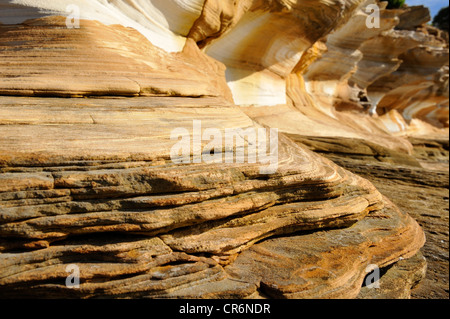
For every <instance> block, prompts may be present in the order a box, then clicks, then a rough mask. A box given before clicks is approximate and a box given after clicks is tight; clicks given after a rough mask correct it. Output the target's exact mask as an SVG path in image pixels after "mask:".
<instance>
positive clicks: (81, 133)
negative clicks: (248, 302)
mask: <svg viewBox="0 0 450 319" xmlns="http://www.w3.org/2000/svg"><path fill="white" fill-rule="evenodd" d="M374 4H377V5H379V6H380V9H381V11H380V19H381V20H380V22H381V27H380V28H368V27H367V24H366V22H367V19H368V18H369V16H370V13H369V12H368V11H367V8H368V6H369V5H374ZM385 5H386V4H385V3H384V2H382V3H379V2H377V1H372V0H368V1H364V0H346V1H341V0H336V1H335V0H332V1H329V0H320V1H309V0H304V1H297V0H295V1H291V0H289V1H288V0H276V1H266V0H239V1H228V0H227V1H217V0H189V1H188V0H170V1H160V0H151V1H140V0H138V1H107V2H105V1H89V3H86V2H85V1H78V0H71V1H65V0H64V1H59V2H52V3H50V2H47V1H40V0H33V1H24V0H0V269H1V271H0V296H1V297H2V298H28V297H33V298H34V297H38V298H378V297H380V296H383V294H384V295H387V296H390V297H396V296H397V297H401V298H408V297H409V295H410V293H411V291H410V288H411V286H413V285H415V284H416V283H417V282H418V281H419V280H420V279H421V278H422V277H423V271H424V268H425V262H424V260H423V258H421V257H420V256H421V255H420V250H421V248H422V247H423V246H424V244H425V234H424V232H423V230H422V228H421V226H420V225H419V224H418V223H417V222H416V221H415V220H414V219H413V218H411V217H410V216H409V214H408V211H400V210H399V209H398V208H397V206H396V205H394V204H393V203H392V202H391V201H390V199H388V198H387V197H385V196H388V197H389V194H385V193H383V194H382V193H380V191H379V190H378V189H377V188H376V187H375V186H374V185H373V184H372V183H371V182H370V181H369V180H367V179H365V178H363V177H360V176H359V175H363V176H365V177H370V176H376V177H378V178H386V179H398V180H400V181H402V182H410V181H411V180H414V181H416V180H417V179H419V178H420V174H423V172H424V170H423V168H424V166H425V165H431V164H429V163H428V162H427V159H428V157H429V154H430V149H429V147H428V146H429V143H430V142H428V140H427V139H424V141H425V142H424V143H425V144H424V145H423V148H421V147H420V146H418V144H420V143H421V142H420V141H422V139H421V138H420V137H419V136H420V135H421V134H433V136H440V137H442V136H443V138H442V139H437V140H438V141H439V142H436V143H437V144H433V145H435V146H436V147H435V148H436V149H435V150H434V151H433V152H432V153H433V154H432V157H433V156H434V157H436V158H439V159H440V160H442V157H443V156H444V157H445V154H444V153H445V152H444V153H442V152H440V151H441V148H442V145H444V147H445V140H446V139H445V136H447V141H448V133H447V135H446V132H445V128H446V127H447V128H448V61H447V62H446V61H445V59H447V60H448V43H447V42H446V41H445V40H444V38H445V37H443V36H442V35H441V34H439V33H438V32H437V31H436V30H435V29H433V28H431V27H426V26H424V25H423V23H424V22H426V21H428V20H427V19H428V18H427V17H425V18H424V17H423V15H424V12H428V11H427V10H424V8H415V7H413V8H412V9H411V8H407V9H401V10H387V9H386V8H385ZM77 9H80V10H79V12H78V13H79V15H78V16H76V14H75V13H77V12H76V11H77ZM73 10H75V11H73ZM69 14H72V15H71V16H70V18H73V19H75V20H76V19H77V18H79V20H78V21H77V22H79V28H78V27H75V28H72V27H73V25H72V27H69V26H68V20H67V17H68V15H69ZM73 14H75V16H73ZM75 20H74V21H75ZM69 22H70V23H72V20H70V21H69ZM405 97H407V98H405ZM274 134H275V135H274ZM408 134H409V135H415V136H416V139H409V140H408V139H405V138H404V136H405V135H408ZM256 137H257V140H256V139H253V138H256ZM273 137H276V139H273ZM186 141H187V142H186ZM230 141H231V143H230ZM447 145H448V142H447ZM177 147H178V148H177ZM447 149H448V146H447ZM317 153H321V154H322V155H324V156H322V155H319V154H317ZM442 154H444V155H442ZM430 156H431V155H430ZM327 157H328V158H327ZM361 163H363V164H361ZM390 165H403V166H407V169H406V168H405V169H404V170H403V171H401V170H400V171H399V170H398V169H397V168H393V169H391V166H390ZM367 171H369V172H370V173H369V174H367ZM401 172H406V173H407V174H404V175H405V176H401ZM356 174H359V175H356ZM371 174H372V175H371ZM436 176H438V178H437V177H436ZM445 176H448V175H445V174H443V175H442V176H441V175H433V176H429V178H423V180H422V182H423V184H424V185H427V186H430V187H432V186H436V185H437V184H438V186H439V187H442V185H444V184H445ZM402 267H403V268H402ZM375 268H381V269H385V270H395V269H400V271H401V272H402V276H403V277H402V278H403V279H401V280H400V281H401V282H402V283H403V285H398V287H399V289H398V290H397V291H393V290H392V289H388V290H389V291H388V292H386V291H385V290H383V292H380V291H376V292H374V291H367V287H364V286H365V281H366V280H365V279H366V277H367V275H368V273H369V272H370V271H372V270H373V269H375ZM404 269H406V270H404ZM74 270H78V271H79V278H80V285H79V287H76V288H73V287H71V286H70V284H68V281H67V280H68V278H70V274H71V272H72V271H74ZM388 273H389V275H386V276H384V278H383V281H382V282H386V287H387V288H389V287H391V286H395V285H396V284H395V283H393V282H394V281H395V280H394V279H392V278H393V277H395V274H393V271H391V272H389V271H386V274H388ZM400 286H401V287H404V289H403V288H402V289H400Z"/></svg>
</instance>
